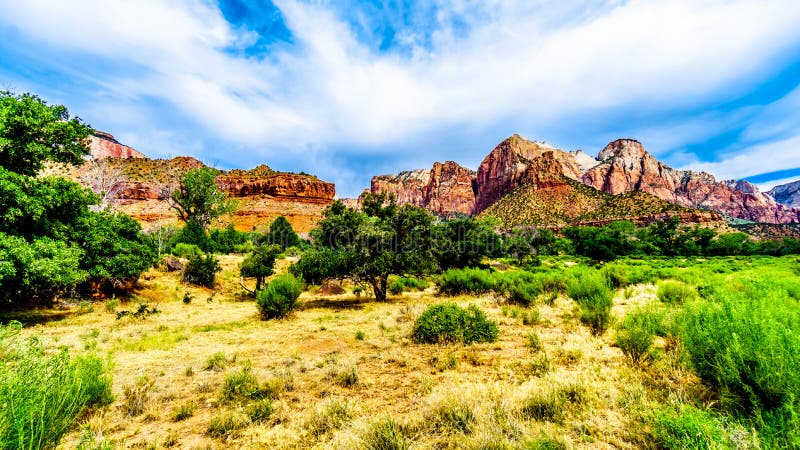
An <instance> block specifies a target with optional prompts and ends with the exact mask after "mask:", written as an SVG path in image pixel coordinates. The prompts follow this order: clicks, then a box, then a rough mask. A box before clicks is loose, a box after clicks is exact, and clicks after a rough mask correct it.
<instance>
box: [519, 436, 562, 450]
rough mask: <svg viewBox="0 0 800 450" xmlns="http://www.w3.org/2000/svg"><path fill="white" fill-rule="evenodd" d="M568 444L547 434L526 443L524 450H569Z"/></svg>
mask: <svg viewBox="0 0 800 450" xmlns="http://www.w3.org/2000/svg"><path fill="white" fill-rule="evenodd" d="M567 448H568V447H567V444H565V443H564V441H562V440H560V439H556V438H553V437H550V436H547V435H545V434H542V435H541V436H539V437H538V438H535V439H531V440H529V441H527V442H525V445H524V446H523V449H524V450H567Z"/></svg>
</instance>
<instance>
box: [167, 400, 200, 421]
mask: <svg viewBox="0 0 800 450" xmlns="http://www.w3.org/2000/svg"><path fill="white" fill-rule="evenodd" d="M194 409H195V406H194V404H193V403H184V404H182V405H180V406H176V407H175V408H174V409H173V410H172V421H173V422H180V421H181V420H186V419H188V418H189V417H192V416H193V415H194Z"/></svg>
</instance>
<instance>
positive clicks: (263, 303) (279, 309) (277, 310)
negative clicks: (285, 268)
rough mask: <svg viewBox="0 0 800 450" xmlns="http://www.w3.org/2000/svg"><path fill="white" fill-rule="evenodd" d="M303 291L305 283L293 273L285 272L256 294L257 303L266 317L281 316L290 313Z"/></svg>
mask: <svg viewBox="0 0 800 450" xmlns="http://www.w3.org/2000/svg"><path fill="white" fill-rule="evenodd" d="M302 292H303V283H302V281H301V280H298V279H297V278H295V277H294V275H292V274H284V275H280V276H278V277H276V278H275V279H273V280H272V281H270V282H269V284H268V285H267V288H266V289H264V290H263V291H259V292H258V294H256V304H257V305H258V309H259V311H260V312H261V317H263V318H264V319H276V318H281V317H284V316H286V315H287V314H289V312H290V311H291V310H292V309H294V307H295V305H296V304H297V298H298V297H300V294H301V293H302Z"/></svg>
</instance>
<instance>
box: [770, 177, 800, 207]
mask: <svg viewBox="0 0 800 450" xmlns="http://www.w3.org/2000/svg"><path fill="white" fill-rule="evenodd" d="M767 194H769V195H771V196H772V198H774V199H775V201H776V202H778V203H780V204H782V205H784V206H788V207H790V208H800V180H797V181H795V182H792V183H787V184H781V185H779V186H775V187H774V188H772V189H770V190H769V191H768V192H767Z"/></svg>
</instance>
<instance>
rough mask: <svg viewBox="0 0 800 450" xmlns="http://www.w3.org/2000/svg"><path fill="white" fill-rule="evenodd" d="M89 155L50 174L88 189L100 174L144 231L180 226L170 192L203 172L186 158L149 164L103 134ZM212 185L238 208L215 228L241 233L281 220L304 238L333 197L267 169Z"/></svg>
mask: <svg viewBox="0 0 800 450" xmlns="http://www.w3.org/2000/svg"><path fill="white" fill-rule="evenodd" d="M90 149H91V152H92V153H91V156H92V157H93V159H92V160H89V161H87V162H86V163H85V164H83V165H81V166H76V167H65V166H53V167H50V168H49V169H48V172H49V173H55V174H59V175H63V176H66V177H68V178H70V179H73V180H75V181H78V182H81V183H83V184H90V178H91V177H92V176H94V173H96V172H97V171H98V170H100V171H102V172H105V174H111V175H114V176H116V177H117V180H116V182H115V183H114V192H115V195H114V199H113V201H112V206H113V208H114V209H116V210H118V211H120V212H123V213H125V214H128V215H130V216H131V217H133V218H135V219H137V220H138V221H139V222H141V223H142V226H143V228H145V229H149V228H153V227H157V226H161V225H167V224H170V223H176V222H177V221H178V218H177V215H176V213H175V211H174V210H173V209H172V208H170V206H169V204H168V203H167V201H166V199H167V197H168V195H169V192H170V191H171V190H172V189H174V188H175V186H177V181H178V179H179V178H180V177H181V176H182V175H183V174H184V173H186V172H187V171H189V170H192V169H197V168H201V167H206V165H205V164H203V163H202V162H201V161H199V160H197V159H195V158H192V157H188V156H179V157H175V158H171V159H150V158H147V157H146V156H144V155H143V154H142V153H140V152H138V151H136V150H134V149H132V148H130V147H127V146H125V145H122V144H120V143H119V142H117V141H116V140H115V139H113V136H111V135H109V134H106V133H97V134H96V135H95V136H93V137H92V140H91V144H90ZM216 182H217V185H218V186H219V187H220V188H222V189H225V190H227V191H228V195H229V196H230V197H232V198H234V199H235V200H236V201H237V202H238V210H237V211H236V212H235V213H234V214H233V215H232V216H231V217H223V218H221V219H220V220H219V221H218V223H216V224H214V226H220V227H222V226H227V225H228V224H229V223H230V224H233V225H234V226H235V227H236V228H237V229H240V230H244V231H247V230H252V229H265V228H267V227H269V225H270V224H271V223H272V220H274V219H275V218H276V217H278V216H284V217H286V218H287V219H288V220H289V222H290V223H291V224H292V226H293V227H294V229H295V230H296V231H298V232H301V233H304V232H308V231H310V230H311V229H312V228H314V226H316V223H317V222H318V221H319V220H320V219H321V218H322V211H323V210H324V209H325V207H327V206H328V205H329V204H331V203H333V200H334V198H335V196H336V189H335V186H334V185H333V183H328V182H325V181H322V180H320V179H318V178H317V177H315V176H312V175H306V174H293V173H284V172H277V171H274V170H272V169H271V168H269V167H268V166H266V165H261V166H258V167H256V168H254V169H251V170H239V169H236V170H230V171H219V175H218V176H217V178H216Z"/></svg>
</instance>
